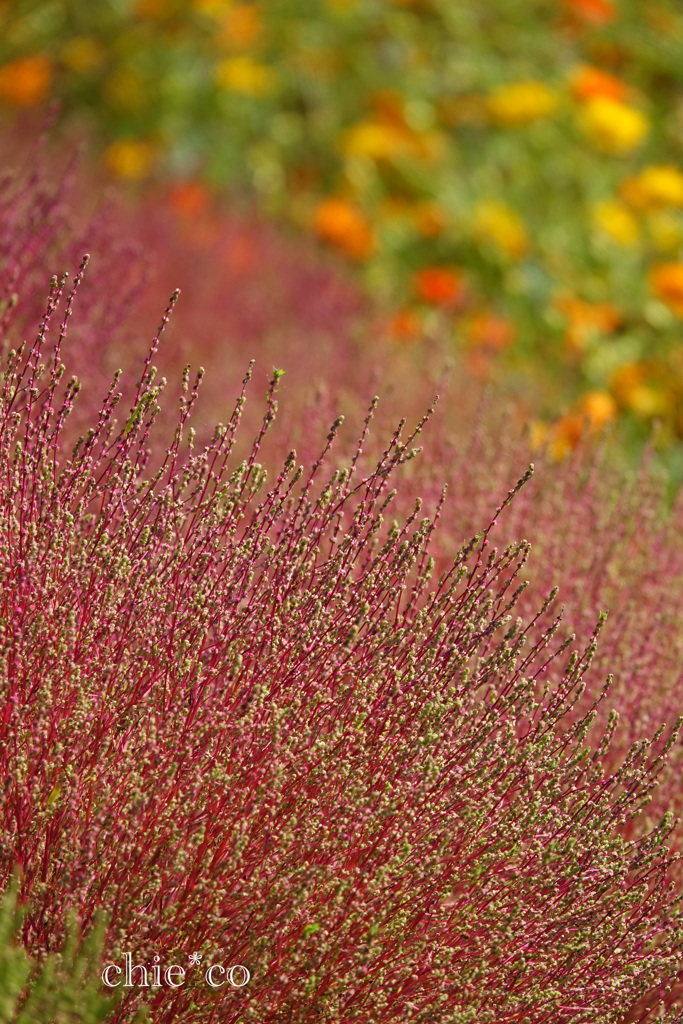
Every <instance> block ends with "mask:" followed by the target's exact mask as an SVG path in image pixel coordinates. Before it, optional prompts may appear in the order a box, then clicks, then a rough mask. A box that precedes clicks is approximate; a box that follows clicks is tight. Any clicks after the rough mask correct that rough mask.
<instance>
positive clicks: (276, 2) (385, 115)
mask: <svg viewBox="0 0 683 1024" xmlns="http://www.w3.org/2000/svg"><path fill="white" fill-rule="evenodd" d="M0 108H1V118H2V130H3V143H2V145H3V149H5V154H4V157H3V164H7V163H8V162H11V161H10V158H11V157H12V153H13V142H12V139H13V135H12V133H13V132H17V131H22V130H25V126H26V125H27V124H31V125H35V124H37V123H39V122H40V121H41V119H42V120H44V119H45V117H46V116H47V112H48V111H50V110H51V111H52V116H53V118H54V126H53V128H52V129H51V131H52V133H53V137H55V138H65V139H68V140H70V142H71V143H72V142H73V140H75V139H77V140H86V141H87V152H88V160H89V161H90V163H91V166H92V168H93V170H92V171H91V173H92V174H93V175H94V178H93V180H94V181H98V182H99V181H106V180H109V181H116V182H118V183H119V184H120V185H121V186H122V187H123V188H124V191H125V195H126V197H127V198H126V202H127V203H128V204H129V205H128V210H129V219H128V222H127V230H128V231H129V232H130V233H131V237H132V236H133V235H135V233H136V232H137V237H138V238H139V241H140V245H141V246H142V247H143V248H145V247H147V248H148V249H149V251H150V252H151V251H154V250H157V251H158V258H159V259H160V260H161V263H162V273H161V277H162V280H163V281H164V283H165V282H166V277H167V278H168V286H169V287H173V286H174V285H175V283H177V282H176V281H174V280H173V274H174V273H175V274H176V276H177V275H178V274H180V273H181V268H182V266H185V271H184V273H185V275H186V277H188V280H190V281H191V282H192V274H191V272H190V270H188V266H189V265H190V264H191V263H193V261H194V266H195V268H196V267H200V266H201V262H198V257H197V252H198V251H199V250H200V249H201V250H202V251H203V252H204V253H205V255H206V253H209V254H210V260H209V262H210V265H211V267H212V268H213V271H212V274H207V273H206V272H205V271H204V270H202V271H201V273H196V272H195V275H194V277H195V280H194V281H193V282H192V287H193V288H195V289H196V290H197V292H199V293H200V294H199V296H198V297H196V298H195V300H194V304H193V307H192V308H193V309H194V316H195V331H198V332H199V331H200V330H201V333H203V335H204V336H205V337H206V336H208V334H211V330H212V329H213V330H214V333H215V332H216V325H220V329H221V330H222V331H223V332H224V333H225V334H226V336H227V335H234V337H235V338H236V339H238V338H239V337H241V338H242V343H241V344H242V348H241V351H240V357H241V358H242V361H244V357H245V355H246V357H248V355H249V343H250V341H251V340H252V339H253V338H254V337H256V336H257V335H258V336H259V337H265V336H266V335H267V336H269V337H271V338H275V339H276V340H277V347H278V352H279V365H283V366H285V367H286V368H287V369H288V371H289V369H290V365H291V363H292V362H296V363H297V364H298V366H299V371H300V372H302V373H303V372H304V369H305V366H304V364H305V361H306V359H307V358H313V357H312V355H311V349H310V345H309V346H308V348H307V347H306V345H304V346H303V348H302V346H301V339H300V336H301V333H302V331H304V333H306V332H310V331H312V330H314V329H315V330H316V331H318V332H319V336H320V337H322V334H320V330H322V328H324V331H322V333H323V334H324V335H325V342H324V344H323V342H322V341H321V342H320V344H319V345H317V346H316V353H317V355H316V356H315V358H317V359H318V361H319V362H320V361H322V362H321V365H322V363H324V364H325V365H326V366H327V368H328V371H329V376H330V377H331V378H332V379H333V378H334V374H335V359H337V358H339V359H344V360H346V361H349V360H350V361H351V362H354V361H356V362H357V363H358V365H359V366H366V363H367V360H368V358H370V357H371V356H372V353H373V351H374V350H376V351H377V352H382V354H383V358H385V359H386V360H388V361H389V363H391V362H392V361H394V362H395V363H396V364H397V365H398V364H401V365H403V366H406V365H409V366H411V367H413V368H415V369H418V370H419V368H420V367H421V366H425V365H427V364H428V363H429V360H430V358H431V357H432V355H433V353H434V352H437V351H438V353H439V357H440V358H441V357H442V356H443V355H444V354H445V355H446V356H447V357H449V358H451V359H452V360H454V361H455V364H456V365H457V366H458V368H459V372H460V374H461V379H463V377H462V375H465V378H466V379H467V380H471V381H472V384H473V385H474V384H475V383H476V385H477V386H478V387H479V386H483V385H488V384H491V385H492V386H494V387H495V388H496V389H497V391H496V393H497V394H500V395H501V396H503V397H504V398H505V401H506V402H510V403H511V404H512V407H513V408H514V409H515V410H516V413H515V415H516V417H517V422H518V424H519V427H520V430H522V431H523V432H524V434H525V436H526V437H527V439H528V443H529V445H530V447H531V448H532V449H536V450H538V449H543V450H545V451H547V452H548V453H549V455H550V457H551V458H553V459H555V460H557V461H560V460H562V459H564V458H566V457H567V456H568V455H569V454H570V453H571V452H572V450H573V449H574V448H575V447H576V446H577V445H578V444H580V443H582V442H583V441H584V440H586V439H590V438H592V437H597V436H598V435H599V434H600V433H601V432H602V431H603V430H604V429H608V430H609V431H610V432H611V435H612V437H613V439H614V443H615V444H616V445H617V447H618V450H619V451H620V452H621V453H623V454H624V455H625V457H626V458H627V459H629V458H631V456H634V455H635V454H637V453H638V452H639V451H640V450H641V449H642V446H643V443H644V442H645V441H646V440H647V439H648V438H650V437H652V438H653V443H654V445H655V448H656V451H657V453H658V458H659V459H660V461H661V462H662V464H663V465H664V466H665V467H666V469H667V472H668V473H669V476H670V479H671V480H674V481H678V480H680V479H681V478H682V477H683V444H682V439H683V345H682V340H683V333H682V327H683V247H682V246H683V7H682V6H681V4H680V2H679V0H305V2H303V0H302V2H297V0H267V2H265V0H261V2H258V0H107V2H101V3H91V2H88V0H70V2H67V0H54V2H51V0H40V2H32V0H0ZM22 126H24V127H22ZM98 176H99V177H98ZM93 187H95V186H93ZM97 187H99V185H98V186H97ZM153 211H156V212H153ZM163 217H167V218H170V219H169V220H167V221H163ZM163 224H165V227H164V226H162V225H163ZM206 258H207V259H208V258H209V257H206ZM164 261H165V262H164ZM294 265H296V268H298V269H295V267H294ZM164 267H165V270H164ZM164 274H165V275H166V277H164ZM321 274H322V275H323V277H322V278H321V277H320V275H321ZM325 275H327V276H325ZM330 275H332V276H331V277H330ZM323 278H324V281H325V282H327V283H326V284H325V285H324V286H323V284H322V283H321V282H322V281H323ZM332 279H334V281H336V284H334V286H333V285H331V284H330V281H331V280H332ZM230 282H232V286H230ZM231 287H232V289H233V291H234V289H235V288H237V290H238V291H240V292H241V293H244V291H245V289H247V290H248V287H251V288H252V299H251V300H250V302H251V305H249V303H247V305H246V306H245V305H244V302H242V300H239V301H238V302H237V305H235V303H233V302H232V301H231V300H230V298H229V296H230V294H231ZM207 289H208V290H207ZM264 293H265V294H267V296H268V298H267V300H266V299H264ZM158 296H159V292H157V297H158ZM273 296H275V298H273ZM159 301H160V300H159ZM240 302H241V305H240ZM221 307H222V312H221ZM238 307H239V308H238ZM200 308H201V310H202V311H203V312H202V314H201V317H202V324H201V329H200V327H199V326H198V324H197V317H198V316H199V314H198V312H197V310H198V309H200ZM237 308H238V313H239V315H237V314H236V313H235V309H237ZM245 309H246V311H247V312H245ZM264 316H265V317H266V318H268V317H270V320H269V321H268V322H267V323H266V322H264V320H263V318H264ZM259 318H260V319H259ZM361 322H362V323H363V324H364V325H365V326H363V327H360V326H358V325H359V324H360V323H361ZM211 324H213V325H214V328H212V327H211ZM354 324H355V325H356V326H355V327H354ZM311 325H313V326H311ZM341 334H343V335H344V342H343V344H342V342H341V341H338V338H337V336H338V335H341ZM295 338H298V339H299V340H298V341H295V340H294V339H295ZM349 338H352V339H354V340H353V341H352V342H350V341H349V340H348V339H349ZM287 339H289V340H287ZM216 344H218V342H216ZM236 344H237V342H236ZM297 345H298V347H297ZM349 345H355V346H356V348H355V350H354V349H350V348H349ZM354 352H355V353H356V355H354ZM290 357H291V358H290ZM368 365H369V364H368ZM294 372H297V371H296V370H294ZM364 372H365V371H364ZM367 372H368V373H370V371H369V370H368V371H367Z"/></svg>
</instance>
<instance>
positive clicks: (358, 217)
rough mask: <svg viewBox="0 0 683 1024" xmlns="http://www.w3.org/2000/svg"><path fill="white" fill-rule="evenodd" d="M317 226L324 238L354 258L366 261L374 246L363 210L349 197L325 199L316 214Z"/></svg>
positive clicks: (315, 225)
mask: <svg viewBox="0 0 683 1024" xmlns="http://www.w3.org/2000/svg"><path fill="white" fill-rule="evenodd" d="M313 228H314V230H315V232H316V234H318V235H319V236H320V237H321V238H324V239H325V241H327V242H330V243H331V244H332V245H335V246H336V247H337V248H338V249H341V251H342V252H344V253H346V255H347V256H351V257H352V258H353V259H357V260H365V259H367V258H368V256H370V254H371V253H372V250H373V248H374V239H373V235H372V229H371V227H370V224H369V223H368V220H367V218H366V216H365V214H364V213H363V211H362V210H361V209H360V207H358V206H356V205H355V204H354V203H352V202H350V201H349V200H348V199H342V198H339V197H334V196H331V197H330V198H329V199H324V200H323V201H322V202H321V203H320V205H319V206H318V208H317V210H316V211H315V214H314V217H313Z"/></svg>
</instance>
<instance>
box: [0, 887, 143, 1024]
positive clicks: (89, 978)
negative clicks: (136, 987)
mask: <svg viewBox="0 0 683 1024" xmlns="http://www.w3.org/2000/svg"><path fill="white" fill-rule="evenodd" d="M17 892H18V884H17V880H16V877H15V879H14V880H13V882H12V883H11V885H10V886H9V887H8V889H7V890H6V892H5V893H4V895H3V897H2V900H1V901H0V1024H101V1022H104V1021H106V1020H108V1019H110V1013H111V1011H112V1010H113V1008H114V1007H115V1005H116V1003H117V1002H118V1000H117V998H116V996H115V995H112V996H106V995H103V994H102V983H101V980H100V976H99V971H98V967H97V965H98V964H99V961H100V959H101V955H102V944H103V936H104V928H105V924H104V919H103V918H102V916H101V915H99V916H98V919H97V921H96V923H95V926H94V927H93V928H92V929H91V931H90V932H89V934H88V935H87V937H85V938H82V937H81V935H80V929H79V926H78V923H77V921H76V919H75V917H74V916H73V915H70V916H69V919H68V923H67V931H66V939H65V942H64V947H63V949H62V951H61V952H59V953H49V954H48V955H47V956H46V957H45V958H44V959H43V960H42V961H41V962H40V963H38V962H37V961H35V960H34V959H33V958H32V957H31V956H29V954H28V953H27V952H26V949H25V948H24V947H23V945H21V940H20V930H21V922H22V920H23V917H24V915H25V910H24V908H18V907H17ZM145 1019H146V1014H145V1011H144V1009H143V1010H141V1011H140V1012H139V1014H138V1016H136V1017H135V1024H142V1021H144V1020H145Z"/></svg>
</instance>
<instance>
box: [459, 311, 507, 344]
mask: <svg viewBox="0 0 683 1024" xmlns="http://www.w3.org/2000/svg"><path fill="white" fill-rule="evenodd" d="M467 337H468V341H469V342H470V344H471V345H474V346H475V347H476V348H483V349H489V350H493V351H498V350H499V349H501V348H505V347H506V346H507V345H509V344H510V343H511V342H512V341H513V340H514V337H515V328H514V325H513V324H511V323H510V321H509V320H506V319H505V318H504V317H502V316H496V314H495V313H489V312H487V311H483V312H481V313H477V314H476V315H475V316H474V317H472V319H471V321H470V323H469V325H468V329H467Z"/></svg>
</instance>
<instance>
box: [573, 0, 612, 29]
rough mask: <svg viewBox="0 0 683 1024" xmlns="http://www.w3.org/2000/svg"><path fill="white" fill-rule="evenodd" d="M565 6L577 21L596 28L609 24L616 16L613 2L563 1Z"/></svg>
mask: <svg viewBox="0 0 683 1024" xmlns="http://www.w3.org/2000/svg"><path fill="white" fill-rule="evenodd" d="M565 6H566V7H567V8H568V10H569V12H570V13H571V14H573V15H574V16H575V17H576V18H577V19H578V20H579V21H582V22H583V23H584V24H586V25H593V26H595V27H596V28H598V27H601V26H603V25H609V24H611V22H613V21H614V20H615V18H616V16H617V8H616V5H615V4H614V2H613V0H565Z"/></svg>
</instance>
